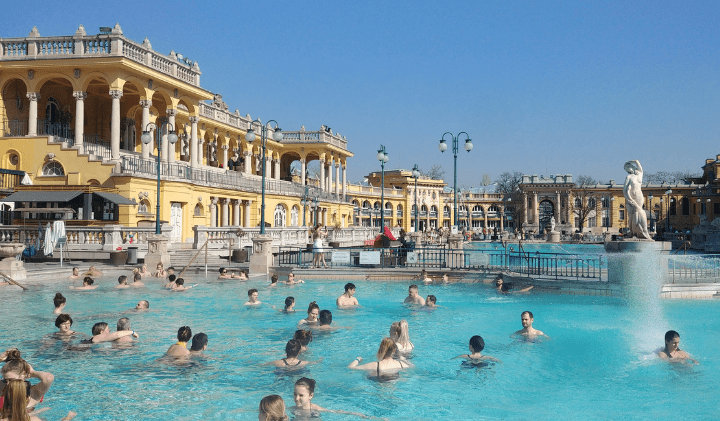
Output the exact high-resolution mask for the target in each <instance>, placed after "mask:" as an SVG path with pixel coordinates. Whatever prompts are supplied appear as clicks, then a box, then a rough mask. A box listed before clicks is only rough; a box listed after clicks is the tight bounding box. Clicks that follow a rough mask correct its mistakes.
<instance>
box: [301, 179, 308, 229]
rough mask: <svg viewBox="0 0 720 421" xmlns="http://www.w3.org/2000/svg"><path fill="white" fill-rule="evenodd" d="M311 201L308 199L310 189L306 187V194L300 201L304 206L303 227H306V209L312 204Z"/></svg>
mask: <svg viewBox="0 0 720 421" xmlns="http://www.w3.org/2000/svg"><path fill="white" fill-rule="evenodd" d="M310 201H311V199H310V198H309V197H308V187H307V186H305V193H304V194H303V196H302V198H301V199H300V203H301V204H302V205H303V226H304V227H306V226H307V225H306V224H305V207H306V206H307V205H308V203H310Z"/></svg>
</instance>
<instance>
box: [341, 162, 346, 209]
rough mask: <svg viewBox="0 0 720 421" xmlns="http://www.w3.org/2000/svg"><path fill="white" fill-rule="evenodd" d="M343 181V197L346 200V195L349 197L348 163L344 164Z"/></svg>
mask: <svg viewBox="0 0 720 421" xmlns="http://www.w3.org/2000/svg"><path fill="white" fill-rule="evenodd" d="M342 170H343V173H342V174H343V179H342V180H343V181H342V184H343V185H342V198H343V200H345V197H347V164H345V165H343V168H342Z"/></svg>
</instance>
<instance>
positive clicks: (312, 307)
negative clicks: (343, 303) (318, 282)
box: [307, 301, 320, 314]
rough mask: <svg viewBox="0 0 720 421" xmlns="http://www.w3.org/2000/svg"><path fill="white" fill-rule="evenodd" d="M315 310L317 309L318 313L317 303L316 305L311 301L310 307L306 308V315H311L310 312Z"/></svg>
mask: <svg viewBox="0 0 720 421" xmlns="http://www.w3.org/2000/svg"><path fill="white" fill-rule="evenodd" d="M315 309H318V311H320V306H318V305H317V303H316V302H315V301H313V302H312V303H310V305H309V306H308V311H307V312H308V314H310V313H312V311H313V310H315Z"/></svg>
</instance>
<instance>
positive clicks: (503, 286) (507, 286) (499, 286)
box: [495, 278, 535, 294]
mask: <svg viewBox="0 0 720 421" xmlns="http://www.w3.org/2000/svg"><path fill="white" fill-rule="evenodd" d="M534 287H535V286H534V285H530V286H529V287H525V288H523V289H519V290H517V291H512V289H513V285H512V284H511V283H507V282H505V281H503V279H502V278H497V279H495V289H496V290H497V292H499V293H500V294H518V293H521V292H528V291H530V290H531V289H533V288H534Z"/></svg>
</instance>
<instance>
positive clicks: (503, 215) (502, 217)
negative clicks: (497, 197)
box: [500, 206, 505, 234]
mask: <svg viewBox="0 0 720 421" xmlns="http://www.w3.org/2000/svg"><path fill="white" fill-rule="evenodd" d="M504 221H505V206H500V233H501V234H502V230H503V229H504V228H505V224H504V223H503V222H504Z"/></svg>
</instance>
